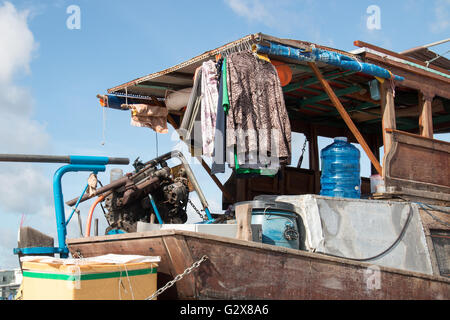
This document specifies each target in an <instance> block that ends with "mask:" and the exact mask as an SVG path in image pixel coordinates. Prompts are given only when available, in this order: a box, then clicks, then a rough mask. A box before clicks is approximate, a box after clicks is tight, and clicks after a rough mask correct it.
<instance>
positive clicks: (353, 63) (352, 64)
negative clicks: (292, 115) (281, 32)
mask: <svg viewBox="0 0 450 320" xmlns="http://www.w3.org/2000/svg"><path fill="white" fill-rule="evenodd" d="M254 48H255V50H256V51H257V52H259V53H264V54H270V55H274V56H280V57H285V58H291V59H295V60H299V61H306V62H315V61H319V62H323V63H327V64H330V65H333V66H336V67H339V68H342V69H345V70H351V71H356V72H361V73H365V74H368V75H371V76H374V77H379V78H384V79H394V80H397V81H403V80H405V78H403V77H400V76H397V75H394V74H392V73H391V72H390V71H388V70H386V69H384V68H382V67H379V66H377V65H374V64H371V63H366V62H359V61H357V60H356V59H353V58H351V57H349V56H346V55H343V54H340V53H337V52H333V51H328V50H323V49H318V48H311V50H310V51H309V50H308V51H306V50H304V49H299V48H294V47H289V46H285V45H281V44H277V43H273V42H270V41H269V47H267V46H263V45H260V44H255V45H254Z"/></svg>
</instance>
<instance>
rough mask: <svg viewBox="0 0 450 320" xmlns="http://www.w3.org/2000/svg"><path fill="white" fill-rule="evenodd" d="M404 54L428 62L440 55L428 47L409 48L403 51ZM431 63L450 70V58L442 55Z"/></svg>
mask: <svg viewBox="0 0 450 320" xmlns="http://www.w3.org/2000/svg"><path fill="white" fill-rule="evenodd" d="M402 54H404V55H406V56H408V57H411V58H414V59H417V60H420V61H423V62H427V61H430V60H432V59H434V58H436V57H438V56H439V55H438V54H437V53H435V52H433V51H431V50H429V49H428V48H417V49H414V50H408V51H405V52H403V53H402ZM430 65H433V66H436V67H439V68H442V69H445V70H450V60H449V59H447V58H445V57H443V56H440V57H439V58H437V59H435V60H433V61H432V62H431V63H430Z"/></svg>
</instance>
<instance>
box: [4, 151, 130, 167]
mask: <svg viewBox="0 0 450 320" xmlns="http://www.w3.org/2000/svg"><path fill="white" fill-rule="evenodd" d="M0 162H40V163H71V164H77V163H83V164H88V163H89V164H123V165H127V164H129V163H130V159H128V158H117V157H112V158H108V157H91V156H73V155H72V156H71V155H69V156H51V155H36V154H0Z"/></svg>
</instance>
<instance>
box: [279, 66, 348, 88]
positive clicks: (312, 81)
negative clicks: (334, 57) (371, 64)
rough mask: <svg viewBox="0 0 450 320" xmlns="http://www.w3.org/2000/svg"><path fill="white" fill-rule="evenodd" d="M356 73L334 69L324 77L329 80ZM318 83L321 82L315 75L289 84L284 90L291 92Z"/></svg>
mask: <svg viewBox="0 0 450 320" xmlns="http://www.w3.org/2000/svg"><path fill="white" fill-rule="evenodd" d="M354 73H356V72H355V71H346V72H339V73H336V72H335V71H333V72H332V73H329V74H325V75H324V77H325V79H327V80H334V79H338V78H342V77H345V76H349V75H352V74H354ZM316 83H319V80H318V79H317V78H316V77H313V78H311V79H308V80H305V81H300V82H296V83H291V84H288V85H287V86H285V87H283V92H290V91H294V90H297V89H299V88H306V87H308V86H310V85H313V84H316Z"/></svg>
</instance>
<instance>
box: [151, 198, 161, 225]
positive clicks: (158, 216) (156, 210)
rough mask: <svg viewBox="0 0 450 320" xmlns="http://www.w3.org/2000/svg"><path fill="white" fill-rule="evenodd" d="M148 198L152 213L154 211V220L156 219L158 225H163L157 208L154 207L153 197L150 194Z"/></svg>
mask: <svg viewBox="0 0 450 320" xmlns="http://www.w3.org/2000/svg"><path fill="white" fill-rule="evenodd" d="M148 197H149V198H150V202H151V204H152V207H153V211H155V215H156V218H157V219H158V222H159V224H163V223H164V222H163V220H162V219H161V216H160V215H159V211H158V208H157V207H156V203H155V200H153V197H152V195H151V194H149V195H148Z"/></svg>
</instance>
